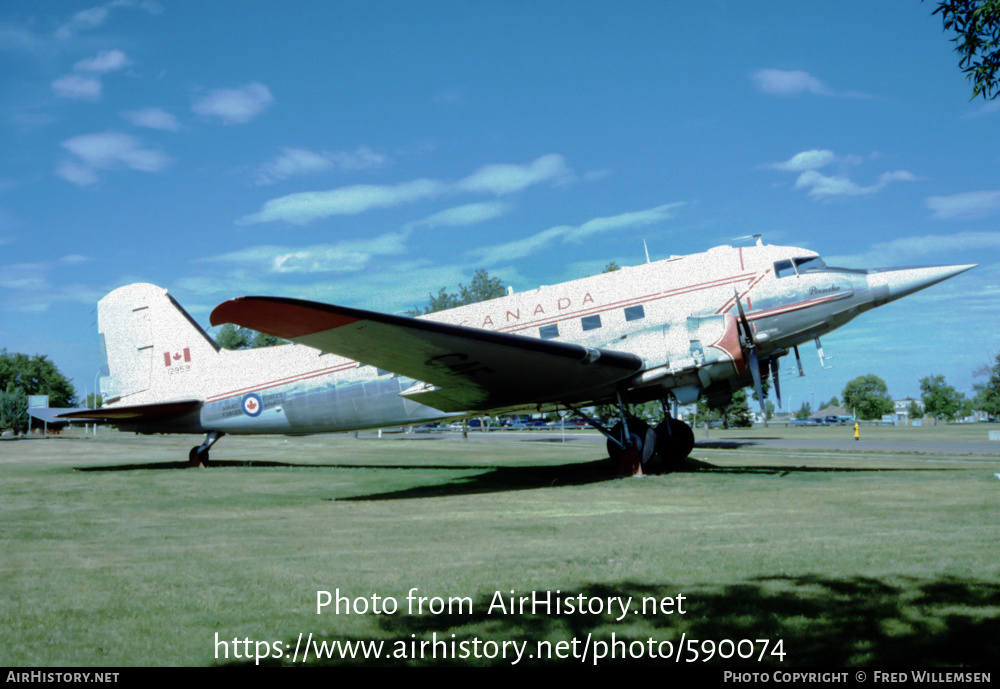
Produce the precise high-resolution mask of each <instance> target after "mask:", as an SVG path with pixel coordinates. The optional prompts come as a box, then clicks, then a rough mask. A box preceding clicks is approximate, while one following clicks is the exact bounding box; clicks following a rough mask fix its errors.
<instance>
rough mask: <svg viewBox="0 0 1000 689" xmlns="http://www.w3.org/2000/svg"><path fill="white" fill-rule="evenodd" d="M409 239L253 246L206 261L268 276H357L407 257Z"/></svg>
mask: <svg viewBox="0 0 1000 689" xmlns="http://www.w3.org/2000/svg"><path fill="white" fill-rule="evenodd" d="M408 236H409V233H408V232H394V233H388V234H384V235H381V236H379V237H375V238H374V239H358V240H351V241H345V242H338V243H337V244H317V245H314V246H307V247H301V248H291V247H283V246H266V245H265V246H253V247H249V248H246V249H242V250H240V251H234V252H231V253H228V254H223V255H221V256H215V257H213V258H208V259H204V260H206V261H214V262H222V263H235V264H244V265H250V266H254V267H256V268H258V269H260V270H263V271H265V272H268V273H344V272H355V271H358V270H361V269H363V268H365V267H366V266H367V265H368V264H369V263H370V262H371V261H372V260H373V259H374V258H375V257H377V256H392V255H399V254H402V253H404V252H405V251H406V239H407V237H408Z"/></svg>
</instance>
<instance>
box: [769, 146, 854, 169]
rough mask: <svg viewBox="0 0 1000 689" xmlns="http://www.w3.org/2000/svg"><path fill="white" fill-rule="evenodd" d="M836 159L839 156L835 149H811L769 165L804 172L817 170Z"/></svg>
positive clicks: (774, 167)
mask: <svg viewBox="0 0 1000 689" xmlns="http://www.w3.org/2000/svg"><path fill="white" fill-rule="evenodd" d="M836 159H837V156H835V155H834V154H833V151H827V150H822V151H820V150H816V149H813V150H811V151H802V153H796V154H795V155H793V156H792V157H791V158H789V159H788V160H786V161H785V162H783V163H772V164H771V165H769V166H768V167H771V168H773V169H775V170H785V171H787V172H802V171H804V170H816V169H818V168H821V167H825V166H827V165H829V164H830V163H832V162H834V161H835V160H836Z"/></svg>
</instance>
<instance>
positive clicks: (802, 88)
mask: <svg viewBox="0 0 1000 689" xmlns="http://www.w3.org/2000/svg"><path fill="white" fill-rule="evenodd" d="M753 80H754V82H755V83H756V84H757V88H758V89H760V91H761V92H763V93H769V94H772V95H777V96H797V95H798V94H800V93H812V94H816V95H820V96H830V95H833V92H832V91H831V90H830V89H829V88H827V87H826V85H825V84H824V83H823V82H822V81H820V80H819V79H817V78H816V77H814V76H813V75H811V74H809V72H803V71H800V70H791V71H785V70H780V69H760V70H757V72H755V73H754V75H753Z"/></svg>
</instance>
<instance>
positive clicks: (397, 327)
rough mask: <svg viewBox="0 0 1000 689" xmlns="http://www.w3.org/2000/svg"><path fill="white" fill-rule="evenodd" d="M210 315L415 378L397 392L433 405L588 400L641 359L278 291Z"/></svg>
mask: <svg viewBox="0 0 1000 689" xmlns="http://www.w3.org/2000/svg"><path fill="white" fill-rule="evenodd" d="M211 323H212V325H220V324H222V323H233V324H235V325H239V326H243V327H246V328H251V329H253V330H257V331H259V332H263V333H267V334H269V335H276V336H277V337H281V338H284V339H286V340H292V341H294V342H298V343H301V344H305V345H308V346H310V347H314V348H316V349H319V350H322V351H324V352H330V353H333V354H337V355H339V356H344V357H348V358H351V359H354V360H356V361H358V362H361V363H362V364H370V365H372V366H375V367H377V368H381V369H385V370H387V371H392V372H393V373H398V374H400V375H403V376H406V377H408V378H413V379H415V380H417V381H422V383H424V385H416V386H414V387H413V388H411V389H410V390H408V391H406V392H404V393H403V394H405V395H406V396H407V397H409V398H410V399H413V400H415V401H418V402H420V403H422V404H427V405H429V406H433V407H435V408H437V409H441V410H442V411H476V410H488V409H497V408H503V407H513V406H519V405H527V404H536V403H544V402H577V401H589V400H591V399H594V398H595V396H602V395H605V394H609V393H610V392H611V391H612V390H613V388H612V387H611V386H613V384H614V383H616V382H618V381H621V380H623V379H625V378H628V377H629V376H631V375H633V374H634V373H636V372H637V371H639V370H641V369H642V367H643V362H642V359H641V358H639V357H637V356H635V355H633V354H628V353H624V352H615V351H609V350H604V349H594V348H591V347H583V346H581V345H575V344H567V343H564V342H553V341H551V340H541V339H537V338H532V337H524V336H521V335H511V334H507V333H497V332H492V331H488V330H478V329H476V328H467V327H464V326H460V325H449V324H446V323H437V322H434V321H430V320H426V319H422V318H408V317H406V316H394V315H389V314H384V313H378V312H375V311H364V310H361V309H352V308H347V307H343V306H333V305H331V304H321V303H316V302H309V301H302V300H298V299H286V298H281V297H241V298H239V299H233V300H231V301H227V302H223V303H222V304H219V305H218V306H217V307H215V310H214V311H212V315H211Z"/></svg>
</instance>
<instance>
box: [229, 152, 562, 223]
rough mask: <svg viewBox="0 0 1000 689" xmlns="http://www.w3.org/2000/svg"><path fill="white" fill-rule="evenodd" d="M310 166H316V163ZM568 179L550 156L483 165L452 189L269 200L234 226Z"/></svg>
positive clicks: (393, 188) (442, 185)
mask: <svg viewBox="0 0 1000 689" xmlns="http://www.w3.org/2000/svg"><path fill="white" fill-rule="evenodd" d="M313 164H314V165H315V164H317V161H316V160H315V159H313ZM570 174H571V173H570V171H569V168H568V167H567V166H566V163H565V162H564V161H563V158H562V156H559V155H556V154H550V155H545V156H542V157H541V158H538V159H537V160H535V161H534V162H532V163H530V164H528V165H486V166H484V167H481V168H480V169H479V170H477V171H476V172H474V173H472V174H471V175H469V176H468V177H466V178H465V179H462V180H460V181H459V182H456V183H446V182H441V181H439V180H433V179H418V180H414V181H412V182H402V183H400V184H396V185H367V184H361V185H356V186H350V187H342V188H339V189H332V190H330V191H308V192H301V193H297V194H289V195H288V196H282V197H279V198H276V199H271V200H270V201H268V202H266V203H265V204H264V206H263V207H262V208H261V210H260V211H259V212H257V213H252V214H250V215H246V216H243V217H242V218H240V219H239V220H237V221H236V222H237V224H239V225H253V224H256V223H262V222H273V221H276V220H283V221H285V222H290V223H293V224H296V225H305V224H307V223H310V222H312V221H314V220H317V219H319V218H326V217H330V216H334V215H356V214H358V213H363V212H365V211H368V210H372V209H375V208H389V207H392V206H398V205H401V204H404V203H414V202H416V201H424V200H427V199H431V198H435V197H437V196H441V195H443V194H446V193H455V192H461V191H465V192H485V193H493V194H497V195H504V194H510V193H513V192H515V191H519V190H521V189H524V188H525V187H528V186H530V185H532V184H538V183H540V182H545V181H555V182H559V181H563V180H565V179H567V178H568V177H569V176H570Z"/></svg>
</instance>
